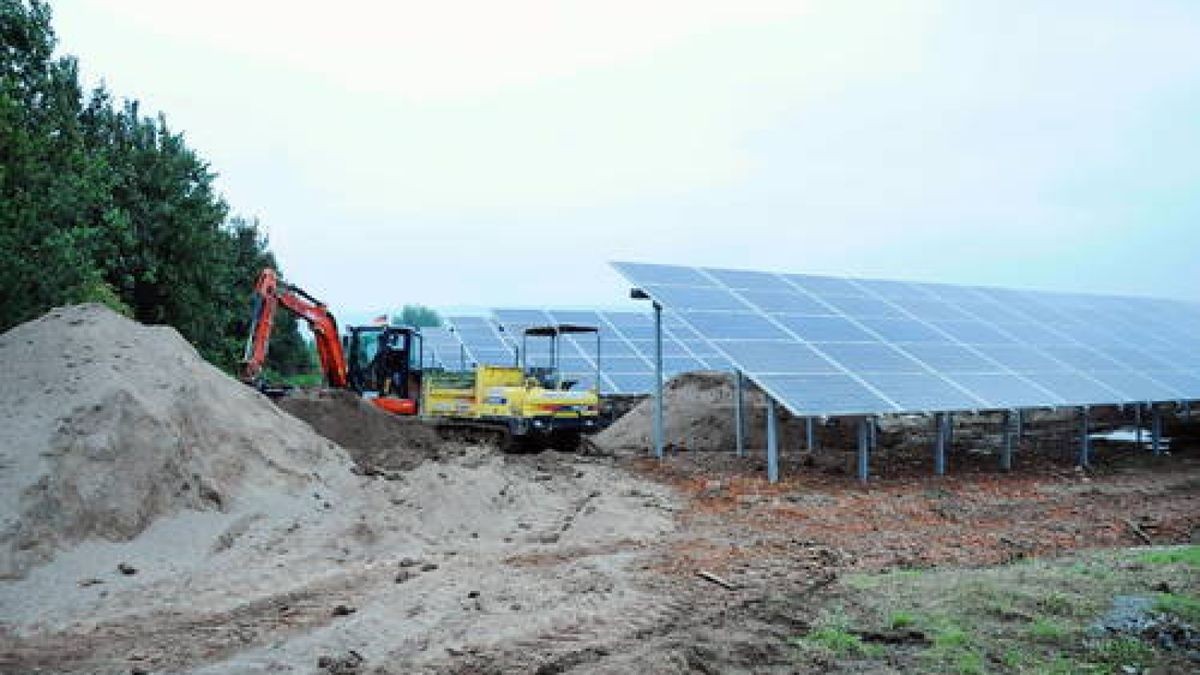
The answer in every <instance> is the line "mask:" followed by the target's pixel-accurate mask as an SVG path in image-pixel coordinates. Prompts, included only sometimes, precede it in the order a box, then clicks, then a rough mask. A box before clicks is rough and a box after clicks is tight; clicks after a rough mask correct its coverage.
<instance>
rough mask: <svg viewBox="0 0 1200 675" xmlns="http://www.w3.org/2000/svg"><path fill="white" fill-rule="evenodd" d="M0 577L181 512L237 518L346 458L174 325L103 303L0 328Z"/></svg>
mask: <svg viewBox="0 0 1200 675" xmlns="http://www.w3.org/2000/svg"><path fill="white" fill-rule="evenodd" d="M0 372H3V373H4V377H3V378H0V428H2V429H3V431H2V432H0V513H2V514H3V521H2V522H0V578H12V577H19V576H22V575H24V574H26V573H27V572H28V571H29V569H30V568H31V567H33V566H35V565H38V564H41V563H44V562H46V561H48V560H50V559H51V558H53V557H54V555H55V553H56V552H57V551H60V550H63V549H66V548H70V547H71V546H73V545H75V544H77V543H79V542H82V541H85V540H90V539H96V540H105V541H127V540H130V539H133V538H134V537H136V536H138V535H139V534H140V533H142V532H143V531H145V530H146V529H147V528H149V527H150V526H151V525H153V524H154V523H155V521H156V520H158V519H159V518H161V517H163V516H166V515H169V514H173V513H176V512H180V511H184V510H194V511H201V512H205V511H211V512H219V513H225V514H231V515H236V514H239V513H246V512H251V511H257V510H261V509H262V508H263V507H264V505H266V504H275V503H276V502H278V501H279V500H281V499H288V498H292V499H300V498H302V497H306V496H307V495H309V494H310V493H311V492H312V486H314V485H321V484H322V482H323V480H324V479H325V477H327V476H337V477H341V476H344V474H345V473H346V469H347V467H348V462H349V459H348V457H347V456H346V454H345V452H344V451H342V450H341V449H340V448H338V447H337V446H335V445H334V444H332V443H331V442H329V440H327V439H325V438H323V437H321V436H319V435H317V434H316V433H314V432H313V431H312V429H311V428H310V427H308V426H307V425H305V424H304V423H302V422H300V421H298V420H296V419H294V418H292V417H291V416H289V415H287V414H285V413H283V412H282V411H280V410H279V409H278V408H277V407H276V406H275V405H274V404H272V403H271V401H270V400H268V399H267V398H266V397H264V396H262V395H260V394H258V393H257V392H255V391H254V390H252V389H251V388H249V387H246V386H244V385H242V384H241V383H239V382H237V381H236V380H234V379H232V378H230V377H228V376H227V375H225V374H224V373H222V372H221V371H220V370H218V369H216V368H214V367H213V366H211V365H209V364H208V363H207V362H205V361H204V360H203V359H202V358H201V357H200V356H199V354H198V353H197V352H196V351H195V349H193V348H192V347H191V345H189V344H188V343H187V341H185V340H184V339H183V338H182V337H181V336H180V335H179V333H177V332H176V331H175V330H173V329H171V328H166V327H149V326H143V325H141V324H138V323H136V322H134V321H131V320H129V319H126V318H124V317H122V316H120V315H118V314H116V313H114V312H112V311H111V310H109V309H107V308H105V307H103V306H100V305H79V306H73V307H64V308H59V309H56V310H53V311H51V312H50V313H49V314H47V315H45V316H43V317H41V318H39V319H37V320H34V321H30V322H28V323H25V324H22V325H20V326H17V327H15V328H13V329H12V330H10V331H8V332H6V333H4V334H3V335H2V336H0Z"/></svg>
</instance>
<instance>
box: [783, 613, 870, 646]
mask: <svg viewBox="0 0 1200 675" xmlns="http://www.w3.org/2000/svg"><path fill="white" fill-rule="evenodd" d="M791 642H792V644H794V645H796V646H798V647H800V648H802V649H816V650H818V651H822V652H826V653H830V654H833V655H835V656H839V657H843V658H878V657H879V656H881V655H882V654H883V648H882V647H880V646H878V645H872V644H868V643H866V642H863V639H862V638H861V637H859V636H857V635H855V634H854V633H853V632H851V630H850V619H849V617H847V616H846V614H845V612H844V611H843V609H842V608H841V607H835V608H834V609H833V611H831V612H827V613H824V614H823V615H822V617H821V619H820V620H819V621H818V623H817V625H816V626H815V627H814V628H813V629H812V630H811V631H809V633H808V634H807V635H805V636H804V637H801V638H793V639H792V640H791Z"/></svg>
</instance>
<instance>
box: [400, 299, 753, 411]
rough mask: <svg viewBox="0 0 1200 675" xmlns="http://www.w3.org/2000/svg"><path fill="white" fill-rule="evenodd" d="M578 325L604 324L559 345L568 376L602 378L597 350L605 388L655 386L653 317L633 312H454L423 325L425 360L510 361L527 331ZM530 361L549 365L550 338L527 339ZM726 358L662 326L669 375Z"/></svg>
mask: <svg viewBox="0 0 1200 675" xmlns="http://www.w3.org/2000/svg"><path fill="white" fill-rule="evenodd" d="M551 324H576V325H585V326H595V327H597V328H599V329H600V330H599V336H598V337H599V340H598V342H597V336H595V335H591V334H580V335H566V336H564V337H563V338H562V339H561V341H560V344H559V354H558V363H559V368H560V369H561V371H562V372H563V376H564V378H566V379H570V380H575V381H576V382H578V383H579V384H578V385H577V386H581V387H584V386H591V385H592V384H593V383H595V381H596V375H597V367H596V359H597V354H599V361H600V368H599V375H600V383H599V384H600V390H601V391H603V392H605V393H615V394H645V393H649V392H650V391H651V390H652V389H653V387H654V319H653V317H652V315H650V314H648V313H644V312H634V311H595V310H562V309H497V310H495V311H494V313H493V316H490V317H481V316H464V315H458V316H448V317H446V326H445V327H443V328H425V329H422V334H423V336H424V359H425V365H426V366H427V367H428V366H435V367H440V368H445V369H447V370H464V369H467V368H471V367H473V366H475V365H476V364H498V365H510V364H514V363H516V362H517V360H518V354H519V353H520V349H522V348H523V345H522V342H523V338H522V334H523V331H524V330H525V329H526V328H528V327H530V326H535V325H551ZM528 349H529V355H528V364H529V365H531V366H539V365H547V364H548V363H549V360H550V352H549V342H548V341H547V340H545V339H544V338H541V339H539V338H530V339H529V341H528ZM728 368H729V366H728V363H727V361H726V360H725V359H724V357H722V356H721V355H720V354H719V353H718V352H717V351H716V350H715V349H713V347H712V346H711V345H710V344H709V343H708V342H707V341H705V340H704V339H703V338H701V337H700V336H699V335H698V334H697V333H696V332H695V331H694V330H692V329H691V328H690V327H688V326H687V325H686V324H684V323H683V322H681V321H679V320H672V319H670V318H668V320H666V321H665V323H664V326H663V372H664V376H665V377H666V378H670V377H672V376H674V375H676V374H678V373H683V372H690V371H697V370H713V369H728Z"/></svg>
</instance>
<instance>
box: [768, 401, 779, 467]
mask: <svg viewBox="0 0 1200 675" xmlns="http://www.w3.org/2000/svg"><path fill="white" fill-rule="evenodd" d="M775 417H776V415H775V399H773V398H771V396H770V395H768V396H767V480H768V481H769V482H771V483H776V482H779V436H778V433H779V432H778V429H777V428H776V424H777V422H776V420H775Z"/></svg>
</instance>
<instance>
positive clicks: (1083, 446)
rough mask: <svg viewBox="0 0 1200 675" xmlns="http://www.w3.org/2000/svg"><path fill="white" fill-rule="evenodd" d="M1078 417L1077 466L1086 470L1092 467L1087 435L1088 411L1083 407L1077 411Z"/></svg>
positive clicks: (1089, 439) (1089, 442)
mask: <svg viewBox="0 0 1200 675" xmlns="http://www.w3.org/2000/svg"><path fill="white" fill-rule="evenodd" d="M1079 417H1080V425H1079V426H1080V429H1079V431H1080V438H1079V466H1082V467H1084V468H1087V467H1089V466H1091V465H1092V457H1091V453H1092V438H1091V435H1090V434H1089V433H1088V409H1087V406H1083V407H1082V408H1080V409H1079Z"/></svg>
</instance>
